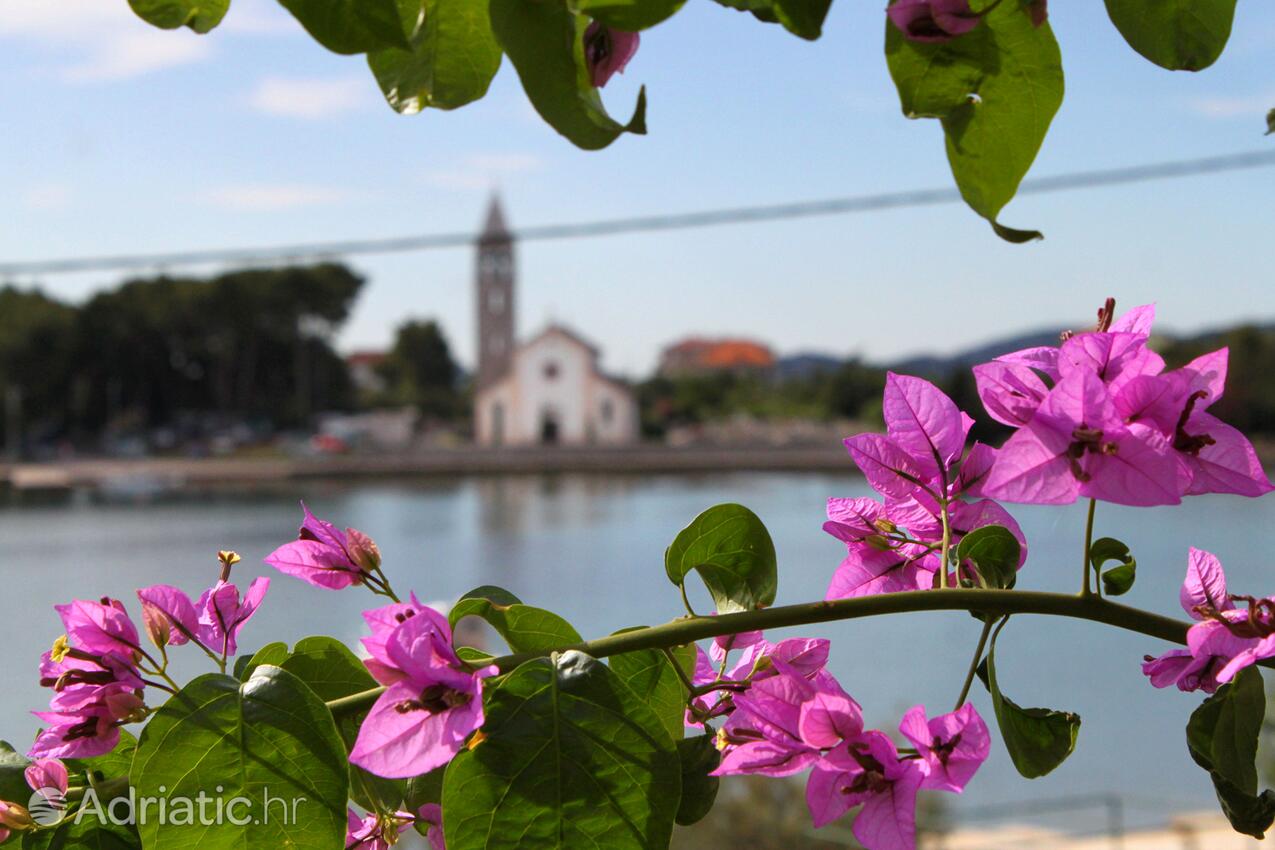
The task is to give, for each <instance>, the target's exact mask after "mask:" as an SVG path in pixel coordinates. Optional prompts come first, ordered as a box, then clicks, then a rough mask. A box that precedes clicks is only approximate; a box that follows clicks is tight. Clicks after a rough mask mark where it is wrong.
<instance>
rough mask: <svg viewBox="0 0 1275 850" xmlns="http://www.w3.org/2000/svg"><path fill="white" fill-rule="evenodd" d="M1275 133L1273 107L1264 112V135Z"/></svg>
mask: <svg viewBox="0 0 1275 850" xmlns="http://www.w3.org/2000/svg"><path fill="white" fill-rule="evenodd" d="M1272 133H1275V109H1272V110H1271V111H1270V112H1267V113H1266V135H1268V136H1269V135H1271V134H1272Z"/></svg>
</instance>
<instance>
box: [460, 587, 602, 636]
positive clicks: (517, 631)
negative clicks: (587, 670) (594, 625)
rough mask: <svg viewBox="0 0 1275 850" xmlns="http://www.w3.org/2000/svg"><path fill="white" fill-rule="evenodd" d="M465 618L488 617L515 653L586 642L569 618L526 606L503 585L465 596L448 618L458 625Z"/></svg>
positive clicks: (486, 618) (479, 589)
mask: <svg viewBox="0 0 1275 850" xmlns="http://www.w3.org/2000/svg"><path fill="white" fill-rule="evenodd" d="M465 617H481V618H482V619H484V620H486V621H487V622H488V623H490V624H491V627H492V628H494V629H495V630H496V631H497V632H499V633H500V636H501V637H503V638H504V639H505V643H507V644H509V648H510V649H512V650H513V651H514V652H544V651H546V650H550V649H562V648H563V647H567V646H572V645H574V644H577V643H583V642H584V638H582V637H580V633H579V632H577V631H576V630H575V629H574V628H572V626H571V624H570V623H568V622H567V621H566V620H564V619H562V618H561V617H559V616H558V615H557V614H555V613H553V612H552V611H545V610H544V609H543V608H535V607H533V606H531V605H523V604H522V603H521V602H519V601H518V597H516V596H514V595H513V594H511V593H509V591H507V590H504V589H503V588H498V587H479V588H476V589H474V590H471V591H470V592H469V593H466V594H465V595H464V596H462V597H461V598H460V601H458V602H457V603H456V604H455V605H454V606H452V610H451V613H450V614H449V615H448V619H449V620H450V622H451V624H452V628H455V627H456V624H457V623H459V622H460V621H461V620H462V619H464V618H465Z"/></svg>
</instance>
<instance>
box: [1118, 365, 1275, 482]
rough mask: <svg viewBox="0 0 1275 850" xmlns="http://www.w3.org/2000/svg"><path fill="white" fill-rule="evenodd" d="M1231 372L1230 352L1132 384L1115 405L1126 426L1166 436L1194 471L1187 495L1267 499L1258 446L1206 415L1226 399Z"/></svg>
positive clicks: (1144, 378) (1146, 377)
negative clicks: (1136, 425) (1151, 429)
mask: <svg viewBox="0 0 1275 850" xmlns="http://www.w3.org/2000/svg"><path fill="white" fill-rule="evenodd" d="M1226 371H1227V349H1225V348H1223V349H1219V350H1218V351H1214V352H1212V353H1210V354H1205V355H1203V356H1202V357H1198V358H1196V359H1195V360H1193V361H1191V362H1190V363H1188V364H1187V365H1186V366H1183V367H1182V368H1181V369H1175V370H1174V371H1172V372H1166V373H1164V374H1162V375H1155V376H1143V377H1139V378H1137V379H1135V380H1134V381H1131V382H1130V383H1128V384H1127V385H1125V386H1124V387H1123V388H1122V389H1121V391H1120V392H1119V393H1118V394H1117V395H1116V396H1115V397H1114V399H1113V404H1114V407H1115V410H1116V413H1117V414H1118V415H1119V416H1120V417H1121V418H1123V419H1124V421H1125V422H1127V423H1134V422H1137V423H1144V424H1146V425H1147V426H1149V427H1154V428H1156V429H1157V430H1158V431H1159V432H1160V433H1161V434H1163V435H1164V437H1165V438H1166V439H1167V440H1168V442H1169V444H1170V446H1171V447H1172V450H1173V451H1174V453H1176V454H1177V456H1178V457H1179V458H1180V459H1181V460H1182V462H1183V463H1184V464H1186V466H1187V468H1188V470H1189V471H1190V474H1191V483H1190V485H1189V487H1188V488H1187V491H1186V494H1187V495H1192V496H1194V495H1199V494H1202V493H1234V494H1237V495H1241V496H1262V495H1265V494H1266V493H1269V492H1270V491H1271V490H1272V489H1273V488H1272V486H1271V483H1270V481H1269V479H1267V477H1266V472H1265V471H1264V470H1263V469H1262V464H1261V461H1260V460H1259V459H1258V457H1257V452H1256V451H1255V450H1254V448H1253V444H1252V443H1250V442H1249V441H1248V439H1247V438H1246V437H1245V436H1244V435H1243V434H1241V433H1240V432H1239V431H1238V430H1236V429H1235V428H1233V427H1231V426H1230V425H1227V424H1226V423H1225V422H1222V421H1221V420H1220V419H1218V418H1217V417H1215V416H1213V415H1211V414H1209V413H1206V412H1205V411H1206V410H1207V409H1208V407H1209V406H1210V405H1212V404H1213V403H1214V402H1215V401H1217V400H1218V399H1219V398H1221V397H1222V391H1223V389H1224V386H1225V384H1226Z"/></svg>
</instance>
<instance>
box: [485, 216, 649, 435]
mask: <svg viewBox="0 0 1275 850" xmlns="http://www.w3.org/2000/svg"><path fill="white" fill-rule="evenodd" d="M515 280H516V278H515V273H514V254H513V236H512V235H511V234H510V233H509V231H508V229H507V228H506V227H505V220H504V215H503V214H502V213H501V209H500V203H499V201H497V200H494V199H493V200H492V204H491V208H490V210H489V211H488V214H487V224H486V227H484V229H483V234H482V236H481V237H480V238H479V240H478V274H477V293H476V294H477V312H478V370H477V373H476V380H477V386H476V393H475V397H474V433H475V435H476V437H477V440H478V443H479V444H480V445H484V446H530V445H555V444H561V445H622V444H625V443H633V442H636V441H637V439H638V436H639V435H638V408H637V401H636V399H635V398H634V397H633V393H632V392H631V391H630V390H629V388H628V387H627V386H625V385H624V384H623V383H621V382H619V381H617V380H615V379H613V378H608V377H607V376H606V375H604V374H603V373H602V371H601V369H600V368H599V363H598V361H599V358H600V352H599V351H598V349H597V348H595V347H594V346H593V345H592V344H590V343H589V342H588V341H586V340H585V339H584V338H583V337H582V336H580V335H579V334H577V333H574V332H573V331H571V330H568V329H567V328H565V327H562V326H561V325H550V326H549V327H548V328H546V329H545V330H544V331H542V332H541V333H540V334H539V335H537V336H536V337H534V338H533V339H531V340H529V341H527V342H524V343H523V344H521V345H514V344H513V336H514V315H515V314H514V306H515V297H514V296H515V287H514V283H515Z"/></svg>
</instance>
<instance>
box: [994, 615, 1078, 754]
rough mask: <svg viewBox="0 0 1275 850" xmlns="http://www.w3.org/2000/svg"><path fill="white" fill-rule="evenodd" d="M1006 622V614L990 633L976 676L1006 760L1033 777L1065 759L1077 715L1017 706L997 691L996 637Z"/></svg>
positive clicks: (1072, 742)
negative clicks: (993, 716) (984, 690)
mask: <svg viewBox="0 0 1275 850" xmlns="http://www.w3.org/2000/svg"><path fill="white" fill-rule="evenodd" d="M1008 622H1009V618H1008V617H1006V618H1005V619H1004V620H1002V621H1001V623H1000V625H999V626H997V627H996V631H995V632H993V633H992V644H991V648H990V649H988V651H987V658H986V659H985V660H984V661H983V663H982V665H980V666H979V668H978V677H979V679H981V680H982V682H983V685H984V687H986V688H987V691H988V693H990V694H991V695H992V708H993V709H994V710H995V712H996V723H997V725H998V726H1000V730H1001V738H1003V739H1004V741H1005V749H1006V750H1008V751H1009V757H1010V760H1011V761H1013V762H1014V767H1015V768H1016V769H1017V770H1018V772H1019V773H1020V774H1022V775H1023V776H1024V777H1026V778H1027V779H1036V778H1038V777H1041V776H1044V775H1045V774H1047V773H1050V772H1051V771H1052V770H1053V769H1054V768H1056V767H1058V765H1060V764H1062V763H1063V762H1064V761H1066V760H1067V756H1069V755H1071V753H1072V751H1073V750H1074V749H1075V748H1076V736H1077V735H1078V734H1079V733H1080V715H1078V714H1073V713H1071V712H1070V711H1055V710H1053V709H1049V708H1021V707H1020V706H1019V705H1018V704H1017V703H1015V702H1014V701H1013V700H1011V699H1010V698H1009V697H1007V696H1005V695H1004V694H1002V693H1001V690H1000V686H999V685H998V684H997V681H996V639H997V638H998V637H999V636H1000V633H1001V629H1003V628H1005V624H1006V623H1008Z"/></svg>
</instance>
